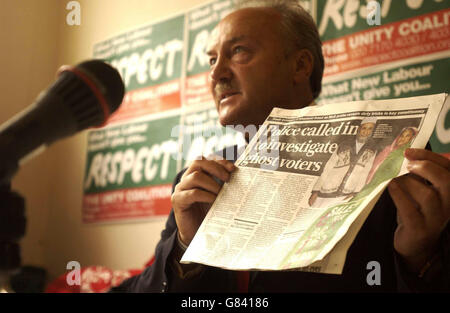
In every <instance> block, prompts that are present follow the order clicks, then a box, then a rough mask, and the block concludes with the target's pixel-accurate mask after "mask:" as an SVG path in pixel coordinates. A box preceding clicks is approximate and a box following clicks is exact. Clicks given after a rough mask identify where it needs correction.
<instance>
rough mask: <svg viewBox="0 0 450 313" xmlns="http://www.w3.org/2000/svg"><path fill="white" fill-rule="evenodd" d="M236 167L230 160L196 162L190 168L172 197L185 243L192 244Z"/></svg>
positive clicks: (181, 237) (176, 218) (179, 230)
mask: <svg viewBox="0 0 450 313" xmlns="http://www.w3.org/2000/svg"><path fill="white" fill-rule="evenodd" d="M235 168H236V167H235V166H234V164H233V163H232V162H230V161H227V160H208V159H205V158H202V159H201V160H196V161H194V162H192V164H191V165H190V166H189V167H188V169H187V170H186V172H184V174H183V176H182V177H181V180H180V182H179V183H178V184H177V185H176V187H175V190H174V193H173V194H172V207H173V211H174V214H175V221H176V223H177V226H178V232H179V234H180V239H181V241H182V242H183V243H184V244H186V245H189V244H190V243H191V241H192V239H193V238H194V235H195V233H196V232H197V230H198V228H199V227H200V224H201V223H202V221H203V219H204V218H205V216H206V213H207V212H208V210H209V209H210V207H211V204H212V203H213V202H214V200H216V197H217V195H218V193H219V191H220V189H221V187H222V186H221V185H220V184H219V183H218V182H217V181H216V180H215V179H214V178H213V176H214V177H217V178H218V179H220V180H221V181H224V182H227V181H228V180H229V179H230V174H231V172H233V171H234V169H235Z"/></svg>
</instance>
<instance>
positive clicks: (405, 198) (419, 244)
mask: <svg viewBox="0 0 450 313" xmlns="http://www.w3.org/2000/svg"><path fill="white" fill-rule="evenodd" d="M405 157H406V158H407V159H408V160H409V164H408V166H407V168H408V170H409V171H410V173H412V174H413V175H411V174H408V175H406V176H402V177H398V178H396V179H394V180H393V181H392V182H391V183H390V184H389V193H390V195H391V197H392V199H393V201H394V203H395V206H396V207H397V221H398V226H397V229H396V231H395V235H394V248H395V250H396V251H397V252H398V253H399V254H400V255H401V256H402V258H403V259H404V261H405V262H406V264H407V266H408V267H409V269H410V270H411V271H413V272H419V271H420V269H421V268H422V267H423V265H424V264H425V263H426V262H427V261H428V260H429V259H430V258H431V257H432V256H433V254H434V253H435V252H436V248H437V244H438V240H439V237H440V235H441V233H442V231H443V230H444V229H445V227H446V225H447V223H448V221H449V219H450V160H448V159H447V158H445V157H443V156H441V155H439V154H437V153H434V152H431V151H428V150H423V149H407V150H406V151H405Z"/></svg>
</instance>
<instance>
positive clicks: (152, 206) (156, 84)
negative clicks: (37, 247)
mask: <svg viewBox="0 0 450 313" xmlns="http://www.w3.org/2000/svg"><path fill="white" fill-rule="evenodd" d="M183 43H184V15H179V16H176V17H173V18H170V19H166V20H163V21H160V22H157V23H153V24H150V25H145V26H142V27H139V28H136V29H134V30H131V31H128V32H124V33H122V34H119V35H117V36H115V37H112V38H110V39H108V40H105V41H103V42H100V43H98V44H96V45H95V46H94V57H95V58H100V59H103V60H105V61H106V62H108V63H110V64H111V65H112V66H113V67H115V68H116V69H117V70H118V71H119V73H120V74H121V76H122V79H123V81H124V84H125V88H126V94H125V97H124V100H123V102H122V104H121V106H120V108H119V109H118V110H117V111H116V112H115V113H114V114H113V115H112V116H111V118H110V119H109V120H108V124H107V126H106V127H105V128H102V129H96V130H91V131H89V133H88V143H87V157H86V167H85V176H84V186H83V189H84V195H83V205H82V212H83V213H82V218H83V222H84V223H103V222H117V221H121V222H122V221H130V220H133V221H135V220H148V219H149V218H153V217H159V216H166V215H168V214H169V212H170V209H171V204H170V196H171V185H172V181H173V178H174V177H175V175H176V173H177V171H178V168H177V156H176V155H177V152H178V133H174V132H173V129H177V125H178V124H179V121H180V107H181V86H182V85H181V82H182V61H183V49H184V44H183Z"/></svg>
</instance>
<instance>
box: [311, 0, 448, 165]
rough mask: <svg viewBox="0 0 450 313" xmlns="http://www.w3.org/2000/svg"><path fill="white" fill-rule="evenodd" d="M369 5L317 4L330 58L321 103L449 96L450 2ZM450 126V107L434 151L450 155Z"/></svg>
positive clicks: (321, 0)
mask: <svg viewBox="0 0 450 313" xmlns="http://www.w3.org/2000/svg"><path fill="white" fill-rule="evenodd" d="M368 2H369V1H363V0H359V1H357V0H342V1H334V0H317V26H318V29H319V34H320V36H321V38H322V41H323V53H324V58H325V73H324V80H323V92H322V94H321V96H320V98H319V101H318V102H319V103H330V102H338V101H351V100H368V99H387V98H400V97H411V96H419V95H428V94H434V93H441V92H448V91H449V85H448V84H446V81H447V80H448V73H449V72H450V59H449V58H450V6H449V3H448V1H439V0H430V1H423V0H396V1H392V0H382V1H371V2H372V4H375V5H374V6H373V7H370V6H369V10H367V5H368V4H367V3H368ZM376 14H378V17H379V20H378V22H379V23H377V21H376ZM377 24H379V25H377ZM449 127H450V114H449V108H444V109H443V111H442V112H441V117H440V119H439V120H438V122H437V125H436V129H435V132H434V133H433V135H432V137H431V139H430V143H431V146H432V149H433V150H434V151H436V152H439V153H443V154H448V155H449V156H450V130H448V128H449Z"/></svg>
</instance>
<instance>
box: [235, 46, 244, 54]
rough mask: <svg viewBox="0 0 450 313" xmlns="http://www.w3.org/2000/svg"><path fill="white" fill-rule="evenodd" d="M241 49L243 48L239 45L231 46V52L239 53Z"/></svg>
mask: <svg viewBox="0 0 450 313" xmlns="http://www.w3.org/2000/svg"><path fill="white" fill-rule="evenodd" d="M242 51H244V48H243V47H241V46H237V47H235V48H233V53H239V52H242Z"/></svg>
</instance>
